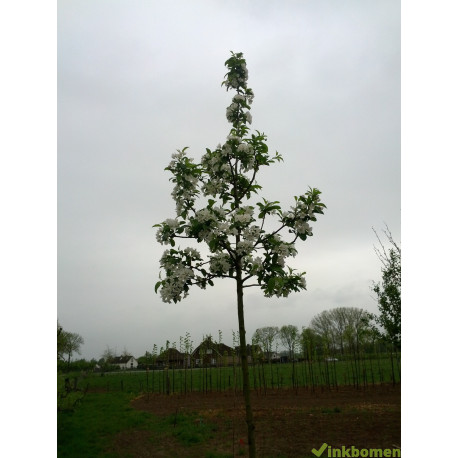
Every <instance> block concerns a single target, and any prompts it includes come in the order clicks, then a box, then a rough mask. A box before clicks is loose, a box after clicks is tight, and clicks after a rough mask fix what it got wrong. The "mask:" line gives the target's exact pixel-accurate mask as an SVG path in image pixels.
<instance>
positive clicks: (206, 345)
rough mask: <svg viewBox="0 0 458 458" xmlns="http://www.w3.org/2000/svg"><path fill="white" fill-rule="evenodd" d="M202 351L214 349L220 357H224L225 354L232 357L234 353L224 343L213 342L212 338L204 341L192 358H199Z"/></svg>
mask: <svg viewBox="0 0 458 458" xmlns="http://www.w3.org/2000/svg"><path fill="white" fill-rule="evenodd" d="M200 349H203V350H207V349H212V350H214V351H215V352H216V353H217V354H218V355H220V356H223V355H224V353H225V352H227V354H228V355H230V354H231V353H232V351H233V350H232V348H231V347H228V346H227V345H225V344H223V343H216V342H213V341H212V340H211V337H207V338H205V339H204V340H203V341H202V343H201V344H200V345H199V346H198V347H197V348H196V349H195V350H194V351H193V353H192V356H193V357H194V358H196V357H199V353H200Z"/></svg>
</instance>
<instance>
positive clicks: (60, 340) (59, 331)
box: [57, 320, 66, 361]
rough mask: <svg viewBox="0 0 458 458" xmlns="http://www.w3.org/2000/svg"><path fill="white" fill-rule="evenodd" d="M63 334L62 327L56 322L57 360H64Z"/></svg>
mask: <svg viewBox="0 0 458 458" xmlns="http://www.w3.org/2000/svg"><path fill="white" fill-rule="evenodd" d="M65 344H66V342H65V333H64V329H63V328H62V326H61V325H60V324H59V320H57V360H58V361H60V360H63V359H64V350H65Z"/></svg>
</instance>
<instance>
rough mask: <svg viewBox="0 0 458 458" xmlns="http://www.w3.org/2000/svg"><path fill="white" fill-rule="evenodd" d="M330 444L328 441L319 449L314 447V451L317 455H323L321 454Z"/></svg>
mask: <svg viewBox="0 0 458 458" xmlns="http://www.w3.org/2000/svg"><path fill="white" fill-rule="evenodd" d="M327 446H328V444H326V442H325V443H324V444H323V445H322V446H321V447H320V449H319V450H317V449H316V448H312V453H313V454H314V455H315V456H321V454H322V453H323V452H324V451H325V449H326V447H327Z"/></svg>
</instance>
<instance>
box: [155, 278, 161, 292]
mask: <svg viewBox="0 0 458 458" xmlns="http://www.w3.org/2000/svg"><path fill="white" fill-rule="evenodd" d="M161 285H162V282H161V281H158V282H157V283H156V286H155V287H154V292H155V293H156V294H157V290H158V289H159V286H161Z"/></svg>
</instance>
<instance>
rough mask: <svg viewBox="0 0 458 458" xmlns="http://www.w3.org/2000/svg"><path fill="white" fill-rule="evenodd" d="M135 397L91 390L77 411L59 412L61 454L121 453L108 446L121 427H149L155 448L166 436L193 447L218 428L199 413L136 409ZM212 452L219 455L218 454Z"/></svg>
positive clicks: (70, 456)
mask: <svg viewBox="0 0 458 458" xmlns="http://www.w3.org/2000/svg"><path fill="white" fill-rule="evenodd" d="M132 397H133V396H132V394H129V393H122V392H111V393H87V394H86V395H85V397H84V399H83V400H82V401H81V402H80V404H79V405H78V406H77V407H76V408H75V409H74V411H62V412H58V415H57V451H58V456H59V458H67V457H68V458H80V457H85V458H91V457H94V458H95V457H102V456H103V457H111V458H114V457H117V456H118V455H117V454H115V453H110V452H109V451H108V450H109V448H110V445H112V444H113V440H114V438H115V436H116V434H118V433H119V432H121V431H122V432H126V431H127V432H128V431H129V430H131V431H134V430H136V431H138V430H146V431H148V433H149V434H150V435H151V444H152V445H151V446H152V448H153V447H154V446H155V444H156V443H157V442H158V440H159V438H162V439H163V438H166V437H169V438H172V439H174V440H176V441H177V442H178V443H179V444H181V445H182V446H184V447H186V448H189V447H192V446H193V445H196V444H200V443H203V442H206V441H208V440H209V439H211V438H212V437H213V434H214V432H215V431H216V429H215V425H213V424H212V423H211V422H208V420H204V419H202V418H200V417H198V416H197V414H182V413H179V414H172V415H169V416H167V417H166V418H159V417H156V416H154V415H152V414H150V413H147V412H142V411H138V410H135V409H133V408H131V407H130V405H129V403H130V400H131V399H132ZM208 456H209V457H210V456H214V457H215V458H216V457H217V456H218V455H212V454H210V455H208ZM219 456H220V457H223V456H224V455H219Z"/></svg>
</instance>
